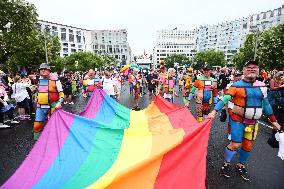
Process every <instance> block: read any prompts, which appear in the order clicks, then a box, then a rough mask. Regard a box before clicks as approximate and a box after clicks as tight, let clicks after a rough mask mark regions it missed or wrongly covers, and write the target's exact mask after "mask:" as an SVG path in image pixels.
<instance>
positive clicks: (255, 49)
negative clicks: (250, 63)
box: [252, 25, 260, 61]
mask: <svg viewBox="0 0 284 189" xmlns="http://www.w3.org/2000/svg"><path fill="white" fill-rule="evenodd" d="M252 32H253V33H254V34H255V46H254V55H253V60H254V61H255V60H256V56H257V55H256V52H257V46H258V37H259V32H260V31H259V25H257V26H255V27H254V28H253V29H252Z"/></svg>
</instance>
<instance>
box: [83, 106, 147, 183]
mask: <svg viewBox="0 0 284 189" xmlns="http://www.w3.org/2000/svg"><path fill="white" fill-rule="evenodd" d="M146 120H147V119H146V118H145V111H144V110H142V111H139V112H138V111H130V127H129V129H126V130H125V131H124V137H123V141H122V145H121V149H120V152H119V154H118V158H117V160H116V161H115V162H114V164H113V166H112V167H111V168H110V169H109V171H108V172H107V173H106V174H105V175H103V176H102V177H101V178H100V179H99V180H98V181H97V182H95V183H94V184H92V185H90V186H89V187H88V188H105V187H106V186H108V185H109V184H110V183H111V182H112V181H113V180H114V179H115V177H116V176H118V173H119V172H124V171H127V170H128V169H130V168H131V167H132V166H134V165H135V164H136V163H138V162H140V161H142V160H144V159H145V158H147V157H149V154H150V151H151V148H152V147H151V146H152V135H151V133H150V132H149V131H148V123H147V121H146ZM129 152H132V153H131V154H129Z"/></svg>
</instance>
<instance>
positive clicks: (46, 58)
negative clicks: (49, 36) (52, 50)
mask: <svg viewBox="0 0 284 189" xmlns="http://www.w3.org/2000/svg"><path fill="white" fill-rule="evenodd" d="M44 48H45V61H46V63H47V64H48V55H47V45H46V36H45V32H44Z"/></svg>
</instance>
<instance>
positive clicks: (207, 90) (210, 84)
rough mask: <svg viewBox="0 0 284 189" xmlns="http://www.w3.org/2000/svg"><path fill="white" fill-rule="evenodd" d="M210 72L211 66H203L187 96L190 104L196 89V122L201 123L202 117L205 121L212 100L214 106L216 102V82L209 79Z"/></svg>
mask: <svg viewBox="0 0 284 189" xmlns="http://www.w3.org/2000/svg"><path fill="white" fill-rule="evenodd" d="M211 70H212V67H211V66H209V65H204V67H203V75H201V76H200V77H198V78H197V79H196V80H195V81H194V85H193V87H192V89H191V91H190V94H189V98H188V100H189V104H190V101H191V100H192V99H193V97H194V95H195V90H196V89H198V92H197V96H196V114H197V121H198V122H202V121H203V116H204V118H205V119H206V117H207V115H208V114H209V111H210V106H211V104H212V100H213V102H214V104H216V103H217V100H218V91H217V81H216V79H214V78H212V77H210V74H211Z"/></svg>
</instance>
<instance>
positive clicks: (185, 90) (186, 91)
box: [182, 75, 193, 104]
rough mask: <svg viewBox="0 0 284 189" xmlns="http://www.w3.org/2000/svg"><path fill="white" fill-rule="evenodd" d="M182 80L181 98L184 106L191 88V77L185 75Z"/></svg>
mask: <svg viewBox="0 0 284 189" xmlns="http://www.w3.org/2000/svg"><path fill="white" fill-rule="evenodd" d="M183 80H184V86H183V90H182V96H183V100H184V104H186V101H187V100H188V97H189V94H190V91H191V88H192V86H193V82H192V76H190V75H186V76H184V77H183Z"/></svg>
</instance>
